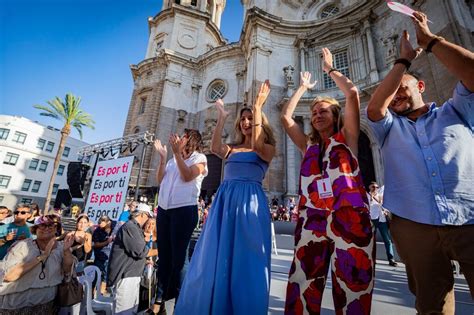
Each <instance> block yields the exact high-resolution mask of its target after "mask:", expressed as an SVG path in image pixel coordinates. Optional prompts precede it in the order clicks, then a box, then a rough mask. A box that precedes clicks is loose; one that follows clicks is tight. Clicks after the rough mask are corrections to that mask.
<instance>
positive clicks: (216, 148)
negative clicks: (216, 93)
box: [211, 99, 230, 159]
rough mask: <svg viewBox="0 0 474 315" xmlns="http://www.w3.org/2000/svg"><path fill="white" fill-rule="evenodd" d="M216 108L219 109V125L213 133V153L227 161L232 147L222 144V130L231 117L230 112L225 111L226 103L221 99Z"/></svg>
mask: <svg viewBox="0 0 474 315" xmlns="http://www.w3.org/2000/svg"><path fill="white" fill-rule="evenodd" d="M215 106H216V109H217V125H216V128H215V129H214V132H213V133H212V142H211V152H212V153H214V154H215V155H217V156H218V157H220V158H221V159H225V158H226V156H227V154H228V153H229V151H230V147H229V146H228V145H227V144H225V143H222V129H224V123H225V120H226V119H227V116H229V112H227V111H226V110H225V109H224V102H223V101H222V100H221V99H218V100H217V101H216V104H215Z"/></svg>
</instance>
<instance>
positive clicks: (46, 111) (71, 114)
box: [33, 93, 95, 213]
mask: <svg viewBox="0 0 474 315" xmlns="http://www.w3.org/2000/svg"><path fill="white" fill-rule="evenodd" d="M47 103H48V105H34V106H33V107H34V108H36V109H39V110H41V113H40V115H41V116H47V117H52V118H55V119H58V120H61V121H63V122H64V126H63V128H62V129H61V140H60V141H59V148H58V152H57V153H56V158H55V159H54V165H53V173H52V174H51V179H50V182H49V186H48V193H47V195H46V202H45V204H44V208H43V209H44V210H43V213H46V211H48V209H49V203H50V202H51V194H52V193H53V185H54V180H55V179H56V172H57V171H58V167H59V161H60V160H61V156H62V155H63V151H64V145H65V144H66V139H67V137H68V136H69V135H70V134H71V128H72V127H74V128H75V129H76V130H77V132H79V136H80V138H81V139H82V127H83V126H86V127H89V128H91V129H94V123H95V122H94V120H93V119H92V116H91V115H90V114H88V113H86V112H84V111H82V109H81V108H80V107H79V104H80V103H81V98H80V97H76V96H74V95H73V94H71V93H67V94H66V97H65V98H64V101H63V100H61V99H60V98H59V97H57V96H56V98H55V99H53V100H51V101H48V102H47Z"/></svg>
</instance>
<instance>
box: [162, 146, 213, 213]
mask: <svg viewBox="0 0 474 315" xmlns="http://www.w3.org/2000/svg"><path fill="white" fill-rule="evenodd" d="M184 163H185V164H186V165H187V166H188V167H189V166H192V165H195V164H199V163H204V164H205V166H204V174H200V175H198V176H197V177H196V178H195V179H193V180H192V181H189V182H185V181H183V180H182V179H181V175H180V173H179V169H178V165H176V160H175V158H174V156H173V158H172V159H170V160H169V161H168V163H167V164H166V169H165V176H164V177H163V180H162V181H161V185H160V192H159V193H158V206H160V207H161V208H162V209H164V210H167V209H173V208H179V207H185V206H193V205H197V203H198V198H199V193H200V192H201V184H202V181H203V180H204V177H206V176H207V174H208V169H207V157H206V156H205V155H204V154H202V153H198V152H196V151H194V152H193V153H192V154H191V156H190V157H189V158H187V159H186V160H184Z"/></svg>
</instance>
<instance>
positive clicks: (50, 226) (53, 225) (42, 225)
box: [38, 223, 56, 230]
mask: <svg viewBox="0 0 474 315" xmlns="http://www.w3.org/2000/svg"><path fill="white" fill-rule="evenodd" d="M55 225H56V224H54V223H52V224H51V223H48V224H40V225H38V229H44V230H45V229H52V228H55Z"/></svg>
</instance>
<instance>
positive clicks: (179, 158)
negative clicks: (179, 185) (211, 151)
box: [170, 134, 206, 182]
mask: <svg viewBox="0 0 474 315" xmlns="http://www.w3.org/2000/svg"><path fill="white" fill-rule="evenodd" d="M186 143H187V139H186V138H184V137H183V138H180V137H179V136H178V135H176V134H172V135H170V144H171V148H172V150H173V155H174V158H175V160H176V166H177V167H178V170H179V175H180V176H181V179H182V180H183V181H185V182H190V181H192V180H193V179H195V178H196V177H198V176H199V174H202V173H204V170H205V167H206V165H205V163H198V164H193V165H191V166H187V165H186V163H185V162H184V158H183V152H184V148H185V146H186Z"/></svg>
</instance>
